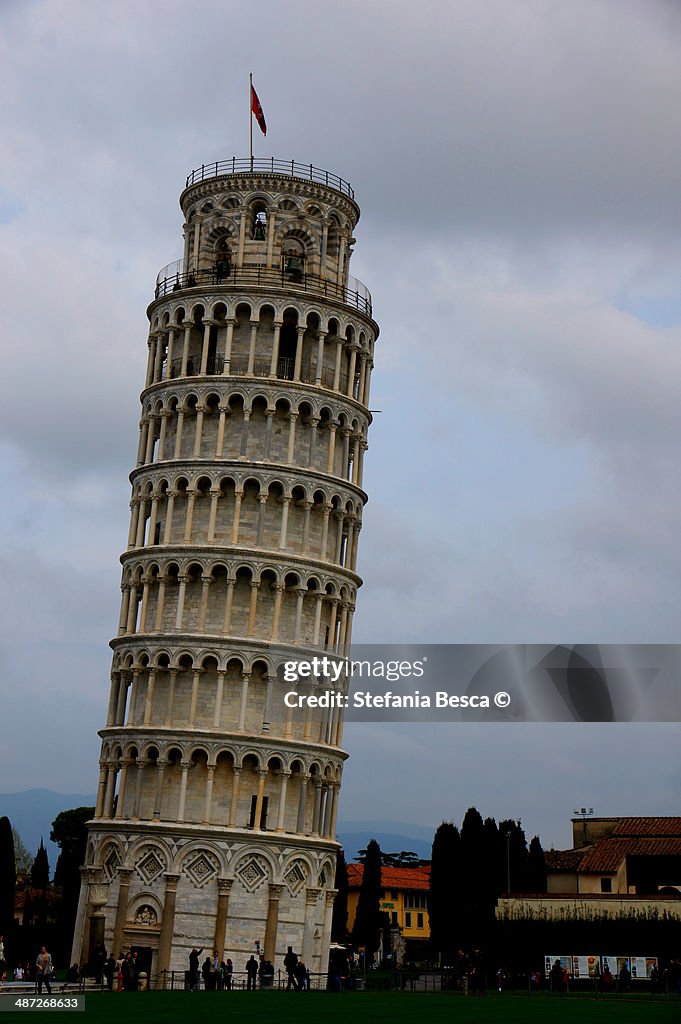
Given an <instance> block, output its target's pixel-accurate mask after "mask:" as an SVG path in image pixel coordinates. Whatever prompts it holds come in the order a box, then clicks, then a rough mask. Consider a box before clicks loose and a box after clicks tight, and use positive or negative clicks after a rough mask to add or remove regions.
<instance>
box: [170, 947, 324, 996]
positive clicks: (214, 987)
mask: <svg viewBox="0 0 681 1024" xmlns="http://www.w3.org/2000/svg"><path fill="white" fill-rule="evenodd" d="M202 953H203V948H201V949H197V948H196V946H195V947H194V948H193V949H192V951H191V953H190V954H189V972H188V979H187V985H188V988H189V990H190V992H198V991H199V989H200V988H201V978H203V987H204V989H205V990H206V991H208V992H215V991H230V990H231V989H232V987H233V985H234V964H233V962H232V961H231V960H230V959H229V958H227V960H221V959H220V955H219V953H218V951H217V949H216V950H214V951H213V955H212V956H207V957H206V958H205V960H204V961H203V963H201V954H202ZM199 965H200V966H199ZM284 967H285V969H286V979H287V980H286V991H287V992H289V991H291V990H292V991H294V992H304V991H305V990H306V989H309V987H310V973H309V971H308V969H307V967H306V966H305V964H304V963H303V961H302V960H301V959H300V958H299V957H298V955H297V954H296V953H294V952H293V947H292V946H289V947H288V951H287V953H286V956H285V957H284ZM244 971H245V974H246V989H247V991H249V992H251V991H254V990H255V989H257V988H258V982H260V988H271V987H272V985H273V984H274V975H275V970H274V964H273V963H272V961H271V960H266V959H265V957H262V956H261V957H260V960H257V959H256V958H255V956H253V955H251V957H250V958H249V960H248V961H247V962H246V965H245V967H244Z"/></svg>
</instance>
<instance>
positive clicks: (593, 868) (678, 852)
mask: <svg viewBox="0 0 681 1024" xmlns="http://www.w3.org/2000/svg"><path fill="white" fill-rule="evenodd" d="M639 820H640V819H639ZM680 856H681V834H679V837H678V838H676V839H668V838H660V839H658V838H656V837H650V838H648V837H646V836H640V837H639V838H635V837H622V838H619V837H618V838H615V837H614V836H608V837H607V838H606V839H601V840H599V841H598V842H597V843H594V845H593V846H592V847H591V848H590V849H589V850H588V851H587V853H586V855H585V856H584V859H583V861H582V863H581V865H580V868H579V870H580V871H585V872H588V873H589V874H600V873H602V872H604V873H607V872H612V871H617V870H618V868H619V867H620V865H621V863H622V861H623V860H624V859H625V857H680Z"/></svg>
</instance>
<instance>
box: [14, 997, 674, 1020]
mask: <svg viewBox="0 0 681 1024" xmlns="http://www.w3.org/2000/svg"><path fill="white" fill-rule="evenodd" d="M9 998H11V997H6V996H5V997H2V1001H3V1004H4V1003H5V1001H6V1000H7V999H9ZM46 1012H47V1011H43V1012H42V1013H41V1014H40V1015H41V1016H42V1017H43V1019H44V1018H45V1014H46ZM27 1013H28V1011H19V1012H16V1013H14V1012H11V1011H10V1012H9V1013H7V1014H6V1015H5V1013H3V1014H2V1018H0V1019H4V1020H8V1021H10V1020H17V1019H18V1018H20V1017H25V1016H26V1015H27ZM30 1016H31V1017H32V1018H35V1017H36V1016H38V1015H37V1014H35V1013H33V1014H30ZM60 1016H61V1015H60ZM67 1018H68V1015H67ZM53 1019H54V1018H53ZM62 1019H63V1016H62ZM71 1019H72V1020H74V1024H77V1022H78V1021H79V1020H80V1021H83V1022H85V1021H86V1020H89V1021H92V1022H94V1021H96V1022H97V1024H100V1022H101V1024H109V1022H111V1024H138V1022H139V1024H161V1022H163V1024H165V1022H168V1021H171V1022H177V1024H184V1022H190V1024H219V1022H222V1021H223V1020H224V1021H229V1020H230V1019H231V1020H234V1021H237V1022H238V1024H270V1022H271V1024H320V1021H321V1022H322V1024H336V1022H338V1024H342V1022H343V1024H344V1022H350V1024H364V1022H367V1024H369V1022H371V1024H373V1022H374V1021H390V1022H391V1024H400V1022H402V1021H404V1022H405V1024H407V1022H409V1024H417V1022H418V1024H420V1022H421V1021H427V1024H438V1022H440V1021H442V1022H443V1024H444V1022H446V1024H487V1022H491V1024H495V1022H497V1021H498V1022H499V1024H515V1022H518V1024H521V1022H526V1021H527V1022H528V1024H533V1022H535V1021H536V1022H537V1024H540V1022H541V1024H547V1022H548V1024H551V1022H553V1021H556V1022H557V1024H573V1022H574V1024H595V1022H598V1024H610V1022H613V1024H614V1022H617V1024H648V1022H650V1024H657V1022H660V1024H666V1022H667V1021H669V1022H671V1021H676V1022H678V1021H679V1020H680V1019H681V1000H679V998H678V997H675V998H670V999H669V1001H668V1002H666V1001H665V1000H664V999H663V998H661V997H657V998H656V999H655V1000H651V999H650V996H643V997H638V998H637V997H636V996H631V997H630V998H618V999H616V998H604V999H598V1000H596V999H593V998H592V997H588V996H581V995H576V994H575V995H571V996H568V997H566V998H563V999H560V998H557V997H553V998H552V997H549V996H548V995H544V994H540V995H536V996H533V997H532V998H528V996H526V995H522V994H516V993H503V994H502V995H499V994H497V993H496V992H494V993H490V994H489V995H488V996H485V997H475V996H469V997H467V998H466V997H464V996H462V995H459V994H458V993H457V994H453V993H432V994H431V993H427V994H424V993H418V992H346V993H343V994H341V995H338V994H335V993H331V992H309V993H295V992H276V991H275V992H139V993H137V992H134V993H125V992H121V993H110V992H101V993H99V992H97V993H88V995H87V996H86V1011H85V1015H84V1016H81V1015H80V1014H75V1015H74V1016H72V1018H71Z"/></svg>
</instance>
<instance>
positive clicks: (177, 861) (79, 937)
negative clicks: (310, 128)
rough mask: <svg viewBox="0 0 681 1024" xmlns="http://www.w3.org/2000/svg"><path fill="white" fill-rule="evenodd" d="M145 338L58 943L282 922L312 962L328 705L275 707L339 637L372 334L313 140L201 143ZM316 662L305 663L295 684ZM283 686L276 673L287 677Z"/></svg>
mask: <svg viewBox="0 0 681 1024" xmlns="http://www.w3.org/2000/svg"><path fill="white" fill-rule="evenodd" d="M180 206H181V209H182V213H183V215H184V255H183V258H182V259H181V260H178V261H177V262H176V263H173V264H170V265H169V266H167V267H165V268H164V269H163V270H162V271H161V272H160V274H159V276H158V279H157V282H156V290H155V295H154V299H153V301H152V303H151V305H150V306H149V308H148V311H147V314H148V317H149V321H150V332H149V339H148V349H149V356H148V362H147V371H146V380H145V382H144V388H143V390H142V394H141V404H142V416H141V422H140V434H139V446H138V452H137V465H136V467H135V469H133V471H132V474H131V477H130V479H131V482H132V501H131V513H132V514H131V519H130V531H129V536H128V547H127V550H126V551H125V553H124V554H123V555H122V558H121V562H122V566H123V575H122V602H121V614H120V622H119V628H118V636H117V637H116V638H115V639H114V640H113V641H112V643H111V647H112V649H113V664H112V672H111V690H110V699H109V709H108V717H107V721H106V726H105V727H104V728H103V729H102V730H101V732H100V736H101V737H102V747H101V760H100V774H99V787H98V792H97V805H96V810H95V817H94V820H93V821H92V822H91V823H90V826H89V838H88V844H87V854H86V864H85V866H84V867H83V868H82V876H83V878H82V885H81V895H80V903H79V907H78V916H77V920H76V929H75V936H74V946H73V958H72V961H73V960H76V961H82V960H85V959H88V957H89V955H90V953H91V951H92V949H93V947H94V945H95V943H97V942H100V941H103V942H104V944H105V946H106V948H107V950H109V951H112V952H113V953H114V954H116V955H117V954H118V953H119V952H120V951H122V950H126V949H129V948H136V949H138V950H139V955H140V958H141V961H142V963H143V964H144V966H146V967H147V969H148V970H150V971H151V972H152V974H153V975H156V976H157V975H159V973H160V972H163V971H182V970H184V969H186V967H187V959H188V954H189V952H190V950H191V948H192V947H193V946H196V947H203V948H204V949H205V950H206V952H207V953H211V954H212V952H213V950H217V951H218V953H219V955H220V957H221V958H222V957H223V956H224V957H228V956H229V957H231V958H232V960H233V961H234V965H235V970H237V971H241V970H243V968H244V965H245V962H246V959H248V957H249V956H250V955H251V954H252V953H254V952H256V950H257V948H258V944H259V948H260V950H261V952H262V953H263V955H264V958H265V959H267V960H271V961H273V962H274V963H275V966H277V967H279V966H281V961H282V958H283V956H284V954H285V952H286V948H287V946H289V945H292V946H293V947H294V949H295V950H296V951H297V952H298V954H299V955H300V956H301V957H302V959H303V960H304V961H305V963H306V965H307V966H308V968H309V969H310V970H311V971H322V972H323V971H325V969H326V960H327V956H328V948H329V941H330V932H331V916H332V909H333V900H334V896H335V889H334V887H333V886H334V872H335V861H336V850H337V843H336V840H335V827H336V815H337V810H338V795H339V789H340V783H341V773H342V766H343V761H344V759H345V757H346V754H345V753H344V751H343V749H342V746H341V744H342V711H339V710H338V709H333V710H314V711H307V712H300V711H298V710H291V709H287V708H286V707H285V704H284V702H283V700H282V696H283V695H282V692H281V690H282V687H281V684H280V683H279V682H278V680H277V671H278V670H279V669H280V667H281V665H282V664H283V663H284V662H285V661H287V660H290V659H295V658H296V657H304V656H309V655H310V654H317V655H321V654H324V653H327V654H329V653H338V654H343V653H344V652H345V651H347V649H348V645H349V643H350V634H351V629H352V616H353V611H354V608H355V596H356V593H357V588H358V587H359V586H360V584H361V580H360V578H359V577H358V576H357V572H356V562H357V546H358V539H359V531H360V528H361V519H362V509H363V505H364V502H365V500H366V495H365V493H364V491H363V490H362V461H363V456H364V452H365V449H366V447H367V440H366V439H367V430H368V427H369V423H370V421H371V416H370V413H369V410H368V399H369V384H370V375H371V368H372V366H373V351H374V342H375V340H376V337H377V335H378V327H377V325H376V323H375V322H374V320H373V319H372V310H371V298H370V295H369V293H368V291H367V289H366V288H365V287H364V286H363V285H362V284H361V283H360V282H359V281H357V280H355V279H353V278H352V277H350V276H349V272H348V268H349V263H350V255H351V251H352V246H353V243H354V241H355V240H354V238H353V230H354V227H355V224H356V223H357V220H358V218H359V209H358V207H357V205H356V203H355V200H354V193H353V190H352V189H351V187H350V185H349V184H348V183H347V182H346V181H344V180H343V179H341V178H338V177H336V176H335V175H333V174H330V173H328V172H326V171H322V170H319V169H318V168H316V167H313V166H312V165H309V164H304V165H302V164H298V163H295V162H292V161H288V162H283V161H277V160H255V161H252V160H236V159H233V160H230V161H226V162H219V163H213V164H208V165H205V166H202V167H201V168H199V169H198V170H196V171H193V172H192V173H191V174H190V175H189V177H188V178H187V182H186V187H185V189H184V191H183V192H182V194H181V197H180ZM313 685H314V684H313ZM289 689H290V687H289Z"/></svg>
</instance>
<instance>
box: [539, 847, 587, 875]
mask: <svg viewBox="0 0 681 1024" xmlns="http://www.w3.org/2000/svg"><path fill="white" fill-rule="evenodd" d="M587 850H588V847H583V848H582V849H581V850H545V851H544V860H545V863H546V867H547V869H548V870H549V871H577V870H579V865H580V864H581V862H582V858H583V857H584V855H585V854H586V852H587Z"/></svg>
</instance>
